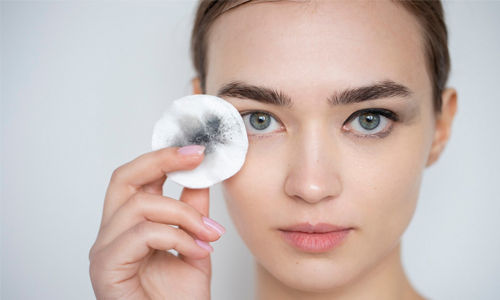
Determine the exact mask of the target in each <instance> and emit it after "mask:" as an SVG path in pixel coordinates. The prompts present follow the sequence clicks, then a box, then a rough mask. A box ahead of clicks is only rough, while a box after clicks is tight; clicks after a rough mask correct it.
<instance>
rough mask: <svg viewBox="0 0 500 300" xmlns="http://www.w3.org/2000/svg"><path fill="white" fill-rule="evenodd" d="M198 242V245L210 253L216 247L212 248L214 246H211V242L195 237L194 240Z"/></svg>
mask: <svg viewBox="0 0 500 300" xmlns="http://www.w3.org/2000/svg"><path fill="white" fill-rule="evenodd" d="M194 241H195V242H196V244H198V246H200V247H201V248H202V249H203V250H206V251H208V252H210V253H212V252H214V248H212V246H210V244H208V243H206V242H203V241H200V240H198V239H195V240H194Z"/></svg>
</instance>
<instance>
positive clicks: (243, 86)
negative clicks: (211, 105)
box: [217, 80, 413, 108]
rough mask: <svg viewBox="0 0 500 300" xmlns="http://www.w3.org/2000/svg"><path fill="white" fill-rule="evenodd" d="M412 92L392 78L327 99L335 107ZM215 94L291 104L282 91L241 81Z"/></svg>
mask: <svg viewBox="0 0 500 300" xmlns="http://www.w3.org/2000/svg"><path fill="white" fill-rule="evenodd" d="M412 94H413V92H412V91H411V90H410V89H409V88H408V87H406V86H404V85H402V84H399V83H396V82H395V81H393V80H384V81H380V82H377V83H375V84H371V85H368V86H361V87H354V88H352V87H351V88H347V89H344V90H341V91H338V92H333V93H332V94H331V96H330V97H329V98H328V99H327V100H328V103H329V104H330V106H333V107H335V106H341V105H349V104H354V103H359V102H363V101H369V100H376V99H384V98H392V97H402V98H407V97H409V96H411V95H412ZM217 96H218V97H222V96H226V97H234V98H239V99H251V100H255V101H258V102H261V103H265V104H271V105H276V106H280V107H286V108H292V106H293V102H292V100H291V97H290V96H288V95H286V94H285V93H283V92H282V91H279V90H277V89H275V88H269V87H265V86H255V85H250V84H247V83H244V82H242V81H231V82H229V83H226V84H224V85H223V86H222V87H221V88H220V89H219V91H218V92H217Z"/></svg>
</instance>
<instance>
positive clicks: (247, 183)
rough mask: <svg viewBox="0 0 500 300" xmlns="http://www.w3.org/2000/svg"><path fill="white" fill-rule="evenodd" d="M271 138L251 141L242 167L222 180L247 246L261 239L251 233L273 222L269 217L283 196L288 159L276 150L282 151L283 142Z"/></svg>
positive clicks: (227, 203)
mask: <svg viewBox="0 0 500 300" xmlns="http://www.w3.org/2000/svg"><path fill="white" fill-rule="evenodd" d="M270 140H271V139H269V140H268V141H264V140H262V141H258V142H253V141H250V145H249V148H248V153H247V156H246V159H245V163H244V165H243V167H242V168H241V170H240V171H239V172H238V173H236V174H235V175H234V176H232V177H230V178H228V179H226V180H225V181H223V182H222V190H223V193H224V199H225V201H226V206H227V209H228V212H229V214H230V216H231V219H232V221H233V223H234V225H235V227H236V229H237V230H238V233H239V234H240V235H241V237H242V239H243V240H244V241H245V242H246V243H247V246H250V245H248V243H249V242H250V243H258V242H259V241H260V239H259V238H258V237H255V236H254V234H253V233H255V232H259V231H260V230H261V229H262V230H266V227H265V225H269V224H272V222H271V221H270V220H273V218H276V215H275V214H276V211H277V206H278V205H279V203H280V201H282V200H283V199H282V198H283V196H282V192H283V182H284V178H285V176H286V171H285V170H284V168H286V167H287V162H286V159H285V158H284V157H283V156H282V155H281V156H280V155H277V154H278V153H283V151H284V150H283V149H282V148H283V147H284V145H280V144H279V143H273V141H270ZM257 220H258V221H257ZM267 230H269V229H268V227H267ZM249 248H250V247H249Z"/></svg>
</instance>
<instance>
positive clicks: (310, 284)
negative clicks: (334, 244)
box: [266, 257, 356, 293]
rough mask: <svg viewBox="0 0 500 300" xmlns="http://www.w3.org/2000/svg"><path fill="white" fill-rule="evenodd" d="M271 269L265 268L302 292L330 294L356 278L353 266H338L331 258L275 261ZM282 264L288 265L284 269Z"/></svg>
mask: <svg viewBox="0 0 500 300" xmlns="http://www.w3.org/2000/svg"><path fill="white" fill-rule="evenodd" d="M275 262H276V264H275V265H274V266H271V268H266V269H267V271H268V272H269V273H271V274H272V275H273V276H274V277H275V278H276V279H277V280H279V281H280V282H282V283H283V284H285V285H287V286H289V287H291V288H293V289H296V290H300V291H304V292H317V293H323V292H332V291H335V290H338V289H342V288H343V287H345V286H347V285H348V284H349V283H351V282H352V281H353V280H354V279H355V278H356V269H355V267H353V266H350V267H349V266H347V265H345V262H344V264H342V265H341V264H339V263H338V262H333V261H331V258H327V257H323V258H319V257H311V258H306V259H293V258H292V259H290V260H289V261H288V262H283V261H282V260H276V261H275ZM283 264H289V265H288V266H286V267H284V265H283Z"/></svg>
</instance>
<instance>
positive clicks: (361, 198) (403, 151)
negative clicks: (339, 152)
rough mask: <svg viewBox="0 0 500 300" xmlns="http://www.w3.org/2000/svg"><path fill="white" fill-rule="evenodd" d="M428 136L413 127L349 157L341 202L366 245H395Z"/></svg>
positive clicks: (412, 202) (415, 190) (413, 199)
mask: <svg viewBox="0 0 500 300" xmlns="http://www.w3.org/2000/svg"><path fill="white" fill-rule="evenodd" d="M428 135H429V134H428V133H427V132H426V129H425V128H424V127H421V126H413V127H411V128H406V129H405V130H404V131H403V130H401V131H400V132H399V133H398V135H397V136H396V135H394V136H392V137H391V138H389V139H387V140H386V141H384V143H383V145H382V144H381V147H372V148H370V151H369V152H370V153H369V154H368V152H366V149H364V150H359V151H358V152H354V153H353V154H352V155H351V156H350V157H351V160H352V161H350V162H349V164H350V167H349V168H345V169H344V170H346V174H345V176H346V181H345V186H344V192H345V193H347V195H345V196H346V197H345V199H349V201H348V202H350V203H347V205H349V206H351V209H350V211H351V212H354V214H355V215H356V217H355V219H356V222H357V224H358V225H360V229H361V232H362V233H363V234H365V236H366V237H367V238H368V239H367V240H366V242H368V243H373V244H378V245H379V246H380V247H383V246H385V247H387V246H388V245H389V244H391V243H395V242H397V240H398V239H399V237H400V236H401V235H402V234H403V232H404V231H405V229H406V227H407V226H408V224H409V222H410V221H411V218H412V216H413V214H414V211H415V207H416V204H417V200H418V195H419V190H420V183H421V178H422V174H423V170H424V168H425V161H426V157H427V154H428V146H427V145H428V141H427V139H428ZM354 160H355V161H354ZM347 172H348V173H347Z"/></svg>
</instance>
